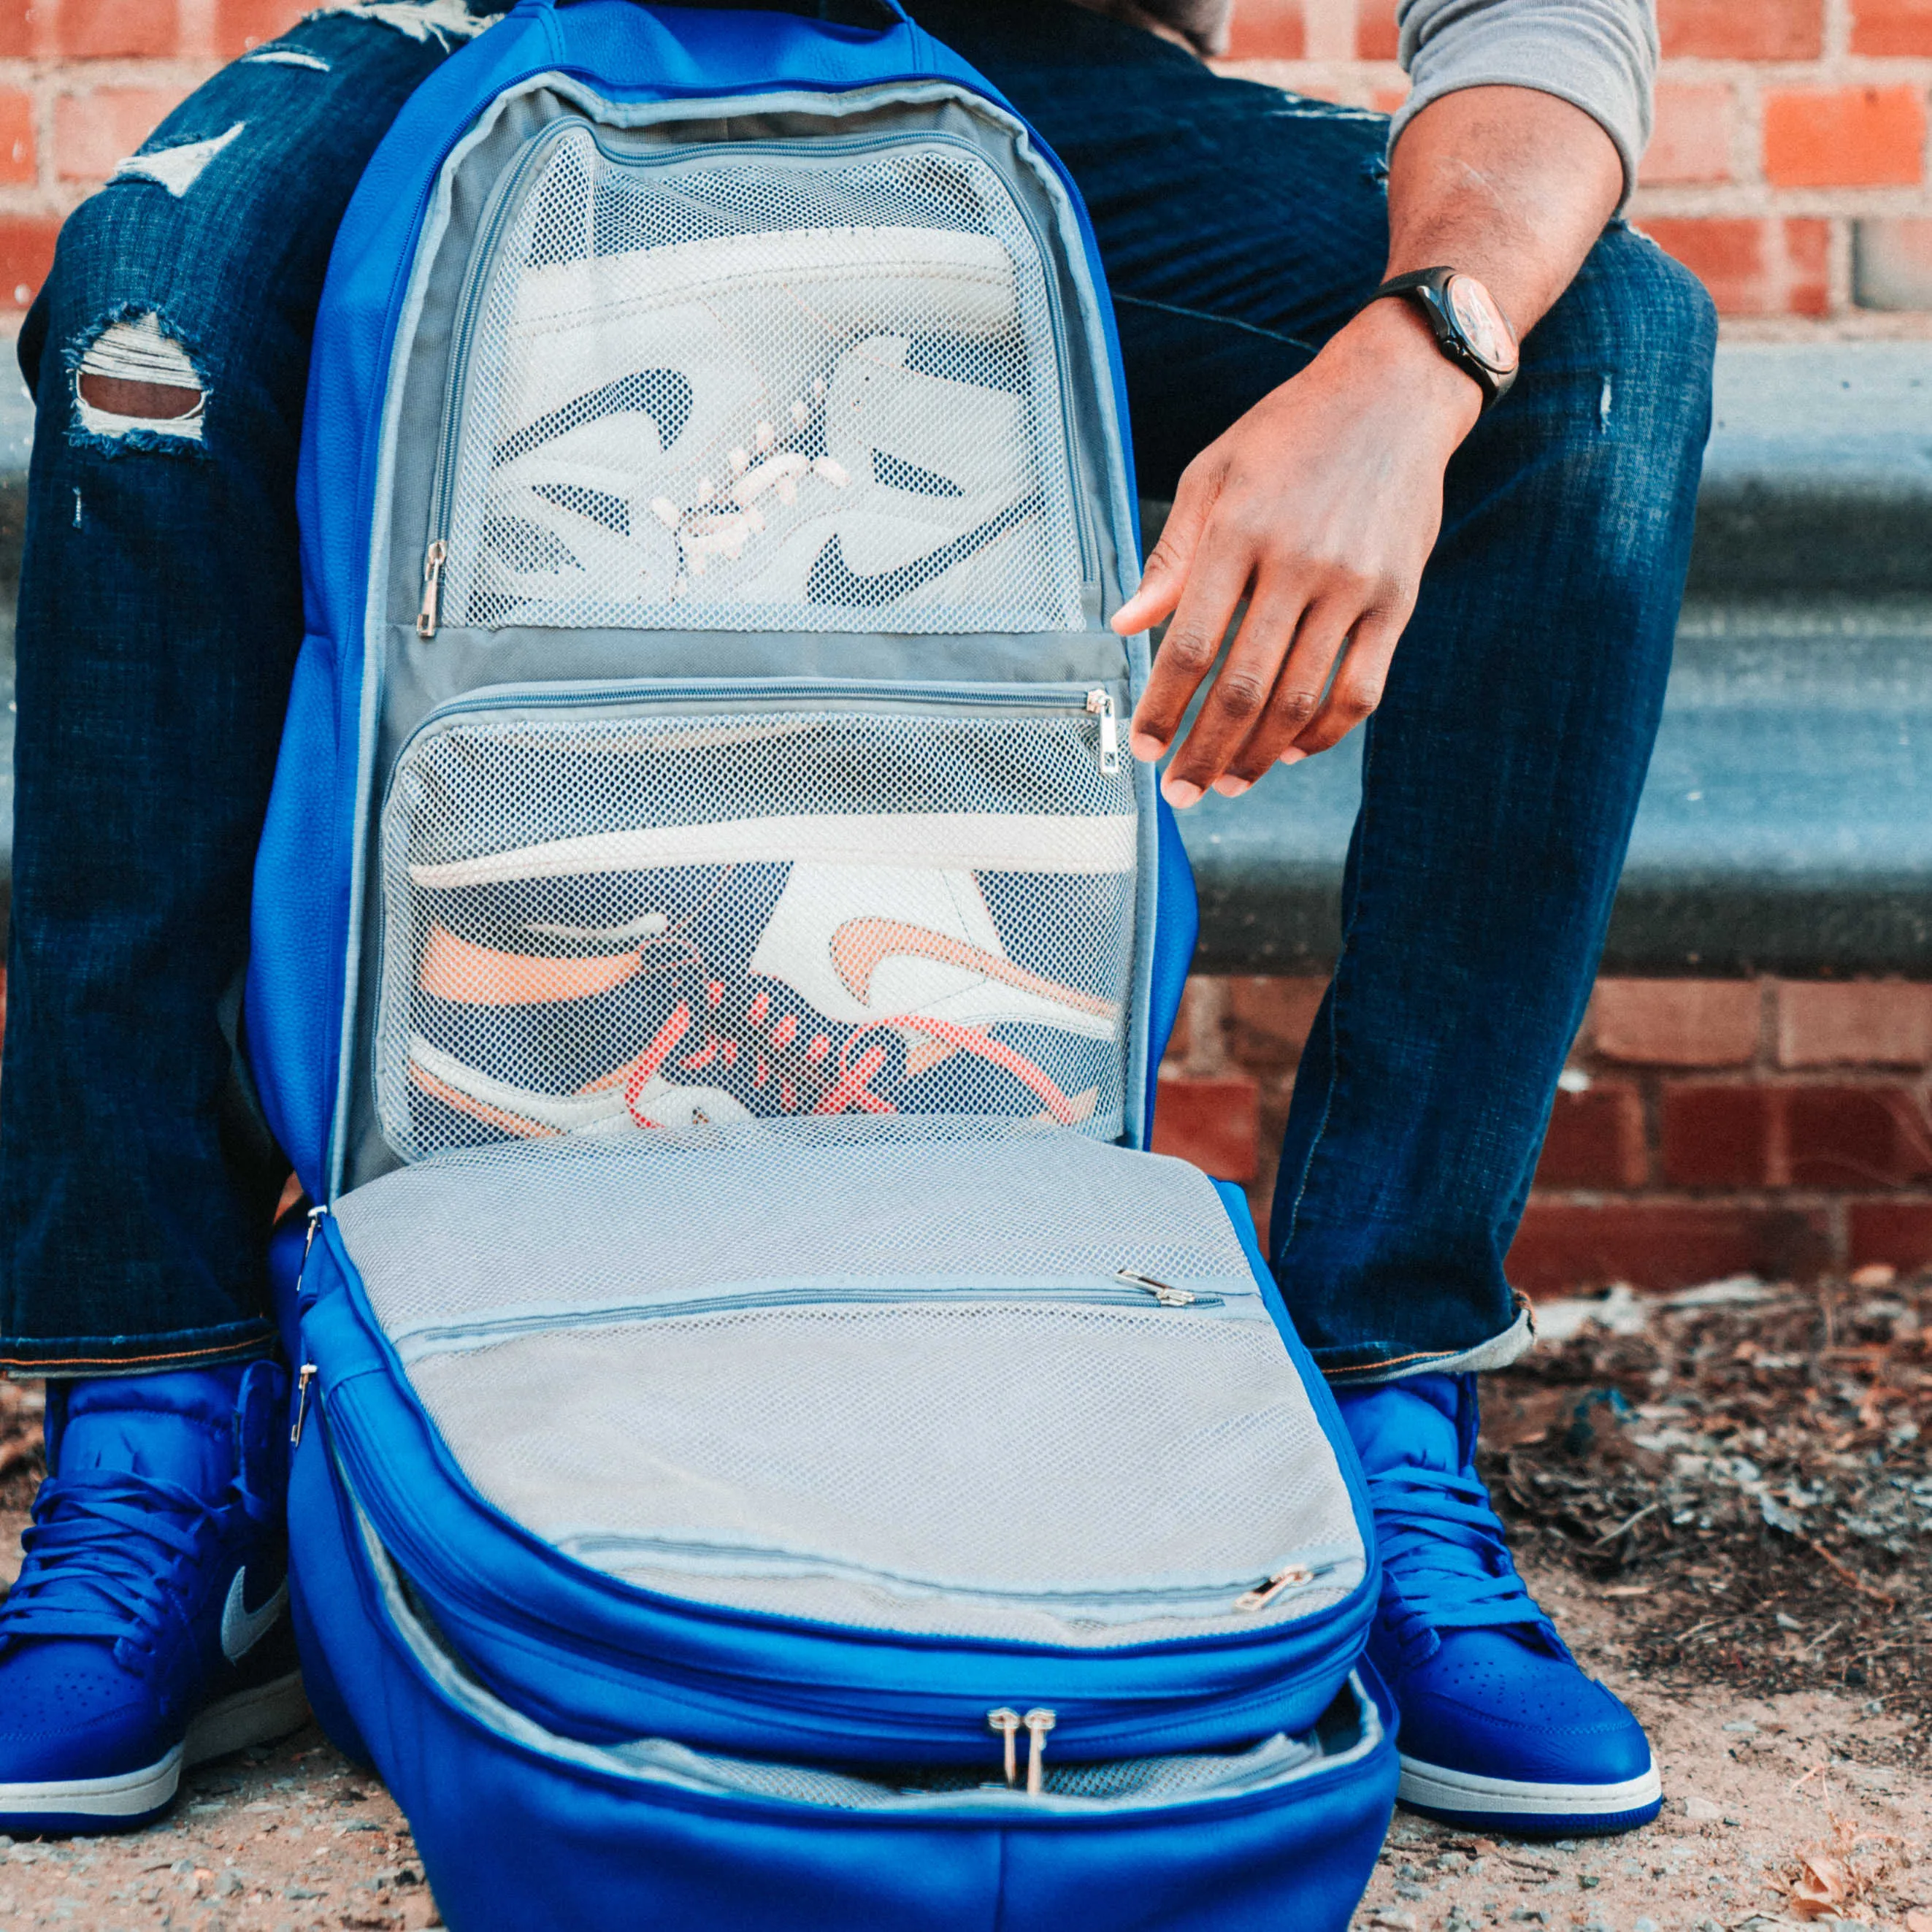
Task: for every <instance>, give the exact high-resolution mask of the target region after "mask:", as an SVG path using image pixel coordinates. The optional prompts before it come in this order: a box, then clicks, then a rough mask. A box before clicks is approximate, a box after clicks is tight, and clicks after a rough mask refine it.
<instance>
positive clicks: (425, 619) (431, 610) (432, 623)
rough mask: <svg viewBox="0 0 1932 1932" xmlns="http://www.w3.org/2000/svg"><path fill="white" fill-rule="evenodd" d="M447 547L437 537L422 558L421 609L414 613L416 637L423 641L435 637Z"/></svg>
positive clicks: (447, 553)
mask: <svg viewBox="0 0 1932 1932" xmlns="http://www.w3.org/2000/svg"><path fill="white" fill-rule="evenodd" d="M448 559H449V544H446V543H445V542H444V541H443V539H442V538H440V537H438V538H437V540H436V541H435V542H434V543H433V544H431V545H430V547H429V548H428V550H427V551H426V552H425V554H424V556H423V595H422V609H421V610H419V611H418V612H417V613H416V635H417V636H418V637H421V638H422V639H424V640H425V641H427V640H428V639H429V638H431V637H434V636H435V635H436V627H437V614H438V610H439V607H440V605H441V604H442V601H443V565H444V564H445V562H447V561H448Z"/></svg>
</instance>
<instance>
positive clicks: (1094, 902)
mask: <svg viewBox="0 0 1932 1932" xmlns="http://www.w3.org/2000/svg"><path fill="white" fill-rule="evenodd" d="M629 695H630V696H631V698H632V699H633V700H634V699H635V697H636V694H635V693H634V692H632V693H631V694H629ZM1098 696H1099V697H1100V699H1101V700H1103V701H1104V702H1105V703H1107V704H1109V705H1111V704H1112V703H1113V701H1114V700H1113V698H1112V695H1111V694H1109V693H1107V692H1105V691H1102V692H1100V693H1099V694H1098ZM720 702H721V705H722V706H723V708H721V709H718V710H716V711H713V712H703V713H696V714H685V715H655V714H653V715H642V716H640V715H616V716H609V715H606V716H603V717H600V716H599V715H598V714H597V713H596V712H595V711H589V712H586V711H583V710H581V709H579V710H576V711H574V712H568V713H566V714H565V715H563V716H562V717H561V718H557V717H555V716H554V715H550V716H544V715H541V714H540V715H538V716H537V717H535V718H532V717H531V716H530V715H527V714H525V713H503V714H497V713H490V714H487V715H476V714H475V713H473V712H468V711H464V712H460V713H459V714H458V715H455V716H454V717H452V718H449V719H446V720H444V721H440V722H439V721H434V720H433V721H431V724H430V726H428V727H426V728H425V730H422V731H421V732H419V733H418V734H417V735H416V737H415V738H414V739H412V740H411V742H410V745H408V746H407V747H406V748H405V750H404V753H403V754H402V756H401V758H400V759H399V760H398V764H397V766H396V769H395V777H394V780H393V782H392V786H391V790H390V795H389V799H388V802H387V803H386V805H385V808H384V814H383V879H384V889H385V892H386V916H385V924H384V938H383V971H382V979H381V993H380V1007H379V1010H378V1014H377V1029H376V1031H377V1043H376V1091H377V1102H378V1105H379V1108H380V1115H381V1118H382V1121H383V1130H384V1133H385V1134H386V1137H387V1138H388V1139H389V1142H390V1143H391V1145H392V1146H394V1147H395V1149H396V1150H397V1151H398V1153H400V1154H403V1155H404V1157H406V1158H412V1159H413V1158H416V1157H421V1156H422V1155H425V1154H431V1153H434V1152H435V1151H438V1150H439V1149H442V1148H450V1147H455V1146H465V1145H480V1144H483V1143H486V1142H493V1141H501V1140H504V1139H547V1138H550V1137H553V1136H559V1135H564V1134H570V1133H587V1134H592V1135H599V1136H610V1135H616V1136H624V1135H628V1134H630V1133H634V1132H637V1131H639V1130H665V1129H677V1128H682V1127H690V1126H692V1125H694V1124H696V1125H703V1124H725V1123H729V1122H733V1121H745V1120H746V1119H749V1118H801V1117H812V1118H831V1117H834V1116H838V1115H858V1116H862V1117H865V1118H872V1119H883V1118H888V1117H890V1116H893V1115H902V1114H907V1113H916V1114H935V1115H991V1116H1001V1117H1005V1118H1013V1119H1018V1120H1028V1119H1035V1118H1037V1119H1041V1120H1045V1121H1052V1122H1056V1123H1058V1124H1061V1125H1067V1126H1074V1125H1077V1126H1079V1127H1081V1128H1082V1130H1084V1131H1085V1132H1087V1133H1091V1134H1093V1135H1095V1136H1098V1137H1100V1138H1104V1139H1112V1138H1113V1137H1115V1136H1118V1134H1119V1133H1120V1132H1121V1124H1122V1116H1123V1109H1124V1080H1125V1074H1126V1059H1125V1055H1126V1037H1127V1026H1126V1019H1125V1016H1126V1013H1127V1004H1128V1001H1129V998H1130V990H1131V974H1132V965H1133V930H1134V907H1135V867H1136V838H1137V823H1138V821H1137V818H1136V808H1135V799H1134V792H1133V779H1132V777H1131V775H1130V772H1127V771H1124V770H1122V769H1119V767H1120V766H1121V764H1122V763H1124V761H1123V760H1121V759H1120V758H1119V757H1118V754H1109V753H1108V752H1107V751H1105V750H1103V741H1102V736H1101V727H1102V724H1103V717H1102V716H1101V715H1099V714H1097V713H1094V712H1089V711H1088V709H1086V708H1085V706H1086V704H1087V703H1088V698H1087V696H1086V694H1085V693H1081V692H1075V693H1073V694H1070V695H1069V696H1068V697H1067V698H1066V699H1065V700H1064V706H1063V708H1061V709H1059V710H1058V711H1055V710H1054V709H1052V706H1053V703H1054V699H1053V697H1052V688H1046V689H1045V691H1043V694H1041V695H1040V696H1039V697H1036V698H1034V700H1033V701H1032V702H1031V703H1028V704H1026V705H1024V706H1021V707H1020V709H1021V711H1022V715H1006V712H1004V711H1003V710H1002V709H1001V707H1000V706H999V705H998V704H996V703H994V702H993V700H991V699H990V698H989V700H987V701H986V706H985V707H984V708H983V709H980V710H971V709H968V710H964V711H962V712H959V713H953V712H923V711H906V710H903V709H901V710H900V711H898V712H884V711H850V710H845V709H839V710H806V709H786V710H764V709H752V708H740V709H731V708H730V706H729V704H728V703H725V702H724V700H720ZM736 703H737V704H738V705H739V706H741V707H748V704H749V700H748V698H747V697H746V696H745V695H744V694H740V695H739V697H737V699H736ZM619 708H621V707H619ZM1011 708H1012V707H1011V706H1008V707H1007V709H1011ZM633 709H634V706H633Z"/></svg>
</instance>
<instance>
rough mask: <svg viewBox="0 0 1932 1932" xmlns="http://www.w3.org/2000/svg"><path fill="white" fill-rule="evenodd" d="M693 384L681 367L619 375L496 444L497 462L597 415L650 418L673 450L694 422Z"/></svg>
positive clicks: (661, 443) (522, 453)
mask: <svg viewBox="0 0 1932 1932" xmlns="http://www.w3.org/2000/svg"><path fill="white" fill-rule="evenodd" d="M630 414H634V415H637V416H649V418H650V419H651V421H652V423H653V424H654V425H655V426H656V428H657V432H658V447H659V448H660V449H670V446H671V445H672V444H673V443H675V442H676V440H678V438H679V437H680V436H681V435H682V434H683V433H684V426H685V424H686V423H687V422H689V421H690V420H691V384H690V383H689V381H688V380H687V379H686V378H685V377H683V376H682V375H680V374H679V373H678V371H676V370H675V369H640V370H639V371H637V373H636V374H634V375H631V376H622V377H619V378H618V380H616V382H614V383H605V384H604V386H603V387H602V388H601V389H592V391H591V392H590V393H589V395H586V396H573V397H572V398H571V399H570V401H568V402H567V403H565V404H564V406H563V407H562V408H561V409H559V410H551V411H550V413H549V414H548V415H547V416H539V417H538V419H536V421H535V422H533V423H526V425H524V426H523V428H521V429H520V430H518V431H516V433H515V434H514V435H512V436H510V437H506V438H505V440H503V441H502V442H501V443H499V444H498V445H497V446H496V451H495V453H494V455H493V461H494V462H495V463H498V464H502V463H514V462H515V461H516V460H517V458H518V457H520V456H527V455H529V453H530V452H531V451H532V450H533V449H541V448H542V447H543V446H544V444H545V443H548V442H550V440H552V439H553V438H554V437H559V436H562V434H564V432H565V431H566V430H573V429H574V428H576V427H577V425H578V424H580V423H583V422H589V420H590V419H591V418H592V417H593V416H622V415H630Z"/></svg>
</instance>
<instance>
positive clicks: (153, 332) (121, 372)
mask: <svg viewBox="0 0 1932 1932" xmlns="http://www.w3.org/2000/svg"><path fill="white" fill-rule="evenodd" d="M74 398H75V405H76V407H77V410H78V411H79V413H80V426H81V428H83V429H84V430H87V431H91V432H92V434H95V435H96V436H101V437H110V438H114V437H130V436H133V435H135V434H137V433H142V432H145V434H144V435H143V437H142V440H144V441H145V440H148V439H149V438H163V439H165V438H170V437H172V438H178V440H181V441H182V442H184V443H199V442H200V440H201V435H202V416H203V414H204V413H205V410H206V408H207V404H208V398H207V395H206V393H205V391H204V389H203V388H202V380H201V376H200V372H199V371H198V370H196V368H195V366H194V363H193V359H191V358H190V356H189V354H188V353H187V350H185V349H184V348H183V347H181V344H179V343H178V342H177V341H175V339H174V338H173V337H172V335H169V334H168V333H167V332H166V329H163V327H162V326H161V319H160V317H159V316H158V315H156V314H153V313H152V312H149V313H148V314H145V315H136V316H133V317H127V318H125V319H124V320H121V321H119V322H113V323H109V324H108V326H107V327H106V328H105V329H103V330H102V331H101V333H100V334H99V335H97V336H96V337H95V338H94V340H93V341H92V342H91V343H89V344H88V346H87V347H86V349H85V350H83V351H82V352H81V356H80V362H79V363H78V365H77V367H76V368H75V371H74Z"/></svg>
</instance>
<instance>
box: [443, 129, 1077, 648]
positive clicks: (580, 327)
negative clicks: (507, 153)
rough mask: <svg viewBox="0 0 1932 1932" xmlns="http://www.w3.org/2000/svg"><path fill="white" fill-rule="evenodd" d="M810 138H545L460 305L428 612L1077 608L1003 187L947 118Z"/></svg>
mask: <svg viewBox="0 0 1932 1932" xmlns="http://www.w3.org/2000/svg"><path fill="white" fill-rule="evenodd" d="M812 146H813V149H814V151H813V152H811V153H810V154H799V153H788V152H787V151H786V149H785V148H784V146H783V145H781V144H778V143H774V142H752V143H748V144H745V146H744V147H742V148H738V149H735V150H734V149H733V148H732V147H731V146H730V145H728V144H724V145H709V146H701V147H698V148H676V149H671V150H669V151H666V150H663V149H658V150H655V151H651V150H649V149H647V148H646V149H638V148H630V149H628V150H626V149H625V148H623V147H622V144H621V139H620V140H619V143H618V144H617V145H612V144H611V143H610V142H609V141H607V140H601V139H599V137H598V136H597V135H596V134H595V133H593V132H592V130H591V129H590V127H589V126H588V125H587V124H584V123H583V122H581V121H565V122H562V123H559V124H557V125H556V127H553V128H552V129H551V130H548V131H547V133H544V135H541V136H538V137H537V139H535V142H533V143H532V147H531V148H530V149H529V150H528V151H526V155H525V157H523V160H522V161H521V162H520V163H519V165H518V166H517V168H516V169H514V171H513V172H512V175H511V177H510V179H509V181H508V185H507V186H506V187H505V190H504V191H503V192H504V195H505V202H506V208H505V213H504V214H503V215H502V225H501V226H496V225H492V226H490V227H488V228H487V229H486V231H485V233H486V236H488V237H490V242H489V246H490V254H489V257H488V260H487V263H486V264H485V265H484V272H483V274H482V275H481V278H480V279H479V280H478V281H477V282H476V283H475V284H474V285H473V287H472V291H471V293H470V295H469V297H468V304H469V308H468V310H467V311H466V314H465V315H464V316H463V317H459V321H458V331H457V335H458V341H459V343H462V344H466V345H468V347H466V350H463V351H460V352H459V355H458V361H457V364H456V366H455V371H454V386H453V390H452V405H451V407H452V412H453V417H454V420H453V423H452V429H453V431H454V432H455V446H456V448H457V449H458V452H459V453H458V455H457V457H456V459H455V463H454V467H453V469H447V468H446V470H445V472H443V474H442V475H440V480H439V484H438V496H439V498H440V499H446V507H444V508H443V509H442V511H441V512H440V514H441V517H442V525H441V527H440V529H439V530H438V532H437V534H438V535H440V536H442V537H445V538H447V545H448V547H447V573H448V574H447V577H446V591H445V597H444V605H443V614H444V618H445V621H447V622H453V623H458V624H468V625H481V626H486V627H487V626H498V625H509V624H516V625H600V626H606V627H609V626H620V625H632V626H649V627H662V626H667V625H675V626H676V627H677V628H687V629H717V630H730V629H752V630H765V629H775V630H870V631H878V630H889V631H901V632H903V631H974V630H998V631H1046V630H1067V629H1073V628H1078V627H1079V624H1080V622H1081V593H1082V579H1083V566H1082V556H1081V545H1080V539H1079V534H1078V529H1077V525H1076V508H1075V503H1074V499H1073V490H1072V484H1071V481H1070V478H1071V467H1070V461H1069V458H1068V453H1067V448H1066V443H1065V431H1064V411H1063V409H1062V405H1061V389H1060V377H1059V356H1058V349H1057V345H1056V336H1055V322H1054V317H1053V312H1052V308H1051V305H1050V302H1049V296H1048V292H1047V284H1046V275H1045V273H1044V272H1043V267H1042V264H1041V260H1040V251H1039V248H1038V247H1037V244H1036V243H1035V242H1034V238H1033V236H1032V233H1031V229H1029V227H1028V225H1027V223H1026V221H1025V218H1024V217H1022V214H1021V213H1020V211H1019V208H1018V206H1017V205H1016V202H1015V201H1014V199H1013V195H1012V193H1011V191H1010V190H1009V189H1008V188H1007V187H1006V186H1005V185H1004V184H1003V183H1002V182H1001V180H1000V178H999V177H998V175H997V174H996V172H995V171H994V169H992V166H990V165H989V163H988V162H987V161H986V160H985V159H984V158H983V157H982V156H980V155H979V154H977V153H975V152H974V151H972V150H971V149H970V148H968V147H966V146H965V145H963V144H962V143H960V142H955V141H953V140H950V139H947V138H945V137H944V136H901V137H897V138H887V139H880V138H876V137H875V138H872V139H860V140H853V139H841V138H838V137H831V138H825V139H820V140H818V141H817V142H814V143H813V144H812ZM448 436H449V432H446V438H447V437H448ZM448 461H449V459H448V458H446V464H447V463H448Z"/></svg>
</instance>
